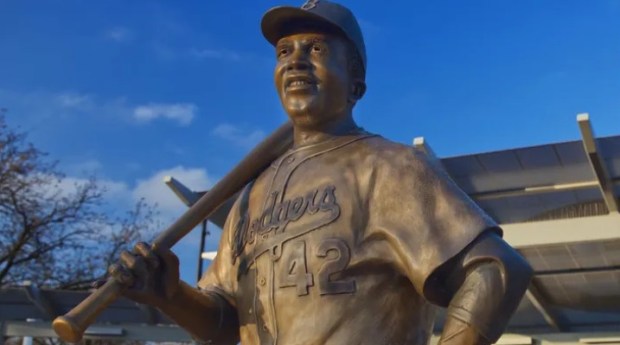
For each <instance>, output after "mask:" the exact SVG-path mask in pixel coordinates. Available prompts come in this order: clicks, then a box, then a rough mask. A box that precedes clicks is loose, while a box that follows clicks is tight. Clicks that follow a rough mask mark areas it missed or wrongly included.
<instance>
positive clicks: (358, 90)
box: [349, 79, 366, 103]
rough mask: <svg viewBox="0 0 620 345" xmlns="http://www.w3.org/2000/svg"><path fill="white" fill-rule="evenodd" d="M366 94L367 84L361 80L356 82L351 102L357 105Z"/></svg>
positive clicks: (352, 89)
mask: <svg viewBox="0 0 620 345" xmlns="http://www.w3.org/2000/svg"><path fill="white" fill-rule="evenodd" d="M365 93H366V82H364V81H363V80H361V79H357V80H354V81H353V84H352V86H351V94H350V96H349V97H350V100H351V102H353V103H355V102H357V101H359V100H360V99H362V97H364V94H365Z"/></svg>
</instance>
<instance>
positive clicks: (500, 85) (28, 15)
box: [0, 0, 620, 282]
mask: <svg viewBox="0 0 620 345" xmlns="http://www.w3.org/2000/svg"><path fill="white" fill-rule="evenodd" d="M341 3H342V4H344V5H346V6H348V7H350V8H351V9H352V10H353V11H354V13H355V14H356V15H357V17H358V19H359V21H360V22H361V26H362V31H363V32H364V35H365V38H366V46H367V53H368V74H367V83H368V92H367V94H366V96H365V98H364V99H363V100H362V101H361V102H360V103H359V104H358V106H357V107H356V111H355V113H356V115H355V117H356V119H357V121H358V123H359V124H360V125H362V126H363V127H365V128H366V129H367V130H369V131H373V132H377V133H380V134H382V135H384V136H385V137H387V138H389V139H392V140H395V141H398V142H402V143H411V141H412V139H413V138H414V137H417V136H424V137H425V138H426V139H427V140H428V141H429V142H430V144H431V146H432V147H433V149H434V150H435V152H436V153H437V154H438V155H439V156H440V157H447V156H454V155H461V154H468V153H476V152H484V151H494V150H500V149H507V148H514V147H522V146H532V145H539V144H545V143H551V142H558V141H566V140H575V139H578V138H579V131H578V127H577V124H576V121H575V117H576V114H577V113H580V112H589V113H590V115H591V119H592V121H593V125H594V129H595V131H596V133H597V135H598V136H606V135H618V134H620V113H619V112H620V0H596V1H593V0H580V1H577V0H546V1H535V0H495V1H491V0H471V1H457V0H451V1H441V0H440V1H396V0H386V1H380V2H379V1H359V0H358V1H352V0H349V1H342V2H341ZM282 4H290V5H296V6H298V5H301V2H292V3H291V2H289V3H282V2H279V1H272V0H264V1H233V0H229V1H178V2H172V1H140V0H135V1H130V2H128V1H120V0H111V1H105V2H103V1H101V2H95V1H84V0H62V1H61V0H47V1H28V0H26V1H7V0H5V1H1V2H0V47H1V53H0V107H4V108H7V109H8V110H9V112H8V116H7V117H8V122H9V124H10V125H12V126H14V127H19V128H20V129H21V130H24V131H27V132H28V133H29V139H30V140H31V141H32V142H33V143H34V144H35V145H36V146H38V147H39V148H41V149H42V150H44V151H47V152H49V153H50V156H51V157H52V158H54V159H58V160H60V163H61V165H60V167H61V169H63V170H64V171H65V172H66V173H67V174H68V175H69V176H70V177H71V178H75V179H80V178H84V177H85V176H87V175H88V174H95V175H96V176H97V177H98V178H99V180H100V181H101V183H102V184H103V185H105V186H107V187H108V189H109V193H108V195H107V198H108V200H109V201H110V202H111V203H113V204H114V205H118V208H119V209H122V208H128V207H129V205H131V204H132V202H133V201H134V200H136V198H139V197H142V196H144V197H147V198H148V199H149V200H151V201H152V202H157V203H158V204H159V207H160V210H161V212H162V219H163V221H164V222H166V223H169V221H170V220H171V219H174V218H175V217H177V216H178V215H179V214H180V213H181V212H182V211H183V210H184V206H183V205H182V204H181V203H180V202H179V201H178V200H176V199H175V197H174V196H173V195H172V193H171V192H170V191H168V190H167V189H166V188H165V187H164V185H163V182H162V178H163V176H165V175H173V176H175V177H177V178H178V179H180V180H181V181H182V182H185V183H186V184H187V185H188V186H190V187H191V188H194V189H197V190H200V189H203V188H207V187H208V186H209V185H211V184H212V183H214V181H217V180H218V179H219V178H220V177H221V176H223V175H224V174H225V173H226V172H227V171H228V170H229V169H230V168H231V167H232V166H233V165H234V164H235V162H237V161H238V160H239V159H241V157H243V155H244V154H245V153H247V152H248V150H249V149H250V148H251V147H252V146H253V145H254V144H255V143H256V142H258V141H259V140H260V139H261V138H262V137H264V136H265V135H266V134H267V133H269V132H270V131H271V130H273V129H274V128H276V127H277V126H278V125H279V124H280V123H282V122H283V121H284V120H285V119H286V115H285V114H284V113H283V111H282V110H281V108H280V104H279V100H278V98H277V95H276V93H275V90H274V88H273V82H272V69H273V66H274V52H273V49H272V47H271V46H270V45H269V44H268V43H267V42H266V41H265V40H264V39H263V37H262V35H261V33H260V29H259V23H260V19H261V16H262V14H263V13H264V12H265V11H266V10H267V9H268V8H270V7H272V6H275V5H282ZM213 232H214V236H212V238H211V239H210V240H209V242H208V247H209V249H214V248H215V245H216V242H217V238H218V237H219V231H216V230H214V231H213ZM197 235H198V234H197V231H195V232H194V233H192V234H191V235H190V236H189V237H188V238H187V239H185V240H184V241H183V242H181V243H180V244H179V245H178V246H177V247H175V250H176V252H177V253H178V254H179V255H180V256H181V258H182V263H183V267H182V274H183V277H184V278H185V279H186V280H188V281H190V282H193V280H194V279H195V269H196V268H195V267H196V266H195V265H196V263H195V261H196V255H197V246H198V244H197V243H198V236H197Z"/></svg>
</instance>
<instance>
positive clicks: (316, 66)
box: [274, 33, 352, 129]
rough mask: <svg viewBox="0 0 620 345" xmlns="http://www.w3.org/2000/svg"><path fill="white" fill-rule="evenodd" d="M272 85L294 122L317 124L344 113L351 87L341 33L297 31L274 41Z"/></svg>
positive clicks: (345, 47)
mask: <svg viewBox="0 0 620 345" xmlns="http://www.w3.org/2000/svg"><path fill="white" fill-rule="evenodd" d="M276 55H277V64H276V68H275V76H274V77H275V78H274V79H275V85H276V89H277V90H278V94H279V96H280V101H281V102H282V106H283V107H284V110H285V111H286V113H287V114H288V116H289V117H290V119H291V121H292V122H293V124H294V125H295V126H297V127H303V128H310V129H312V128H320V127H321V126H322V125H323V124H326V123H329V122H331V121H334V120H337V119H338V118H339V117H341V116H345V114H346V113H347V110H348V107H350V106H351V104H350V102H349V99H350V95H351V90H352V80H351V76H350V73H349V68H348V49H347V46H346V44H345V41H343V40H342V39H341V38H340V37H338V36H335V35H330V34H324V33H299V34H293V35H290V36H286V37H283V38H282V39H280V40H279V41H278V44H277V45H276Z"/></svg>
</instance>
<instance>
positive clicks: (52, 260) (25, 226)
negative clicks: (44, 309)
mask: <svg viewBox="0 0 620 345" xmlns="http://www.w3.org/2000/svg"><path fill="white" fill-rule="evenodd" d="M46 156H47V155H46V154H45V153H44V152H42V151H40V150H38V149H37V148H35V147H34V146H33V145H31V144H29V143H27V142H26V136H25V134H24V133H17V132H16V131H14V130H12V129H11V128H9V126H8V125H7V123H6V121H5V116H4V112H2V111H0V287H4V286H11V285H18V284H21V283H23V282H24V281H29V282H31V283H34V284H36V285H38V286H40V287H48V288H61V289H85V288H88V287H89V286H90V283H91V282H92V281H94V280H96V279H98V278H100V277H101V276H102V275H103V274H104V273H105V268H106V267H107V266H108V264H109V263H111V262H112V260H114V259H116V258H117V257H118V254H119V253H120V251H121V250H122V249H123V248H125V247H126V246H127V245H131V244H133V243H135V242H136V241H139V240H143V239H147V237H149V236H150V234H151V231H150V230H151V229H153V227H154V225H155V224H154V219H155V217H153V215H154V208H153V207H152V206H150V205H148V204H147V203H146V202H145V201H144V200H141V201H139V202H138V203H137V204H136V205H135V207H134V208H133V209H132V210H129V211H128V212H127V214H126V215H124V216H121V217H112V216H110V215H109V214H108V213H107V212H105V211H104V208H103V206H105V205H104V199H103V193H104V189H103V188H101V187H100V186H99V185H98V184H97V181H96V180H95V179H90V180H87V181H86V182H76V183H70V182H69V181H70V179H67V178H66V177H65V176H64V175H63V174H61V173H60V172H59V171H58V170H57V166H56V163H55V162H51V161H49V160H48V159H47V157H46Z"/></svg>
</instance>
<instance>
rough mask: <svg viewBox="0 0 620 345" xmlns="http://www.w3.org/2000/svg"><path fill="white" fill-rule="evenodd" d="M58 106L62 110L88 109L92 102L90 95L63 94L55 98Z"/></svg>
mask: <svg viewBox="0 0 620 345" xmlns="http://www.w3.org/2000/svg"><path fill="white" fill-rule="evenodd" d="M55 99H56V101H57V102H58V104H59V105H60V106H61V107H63V108H74V109H79V108H88V107H90V106H92V104H93V101H92V97H91V96H90V95H85V94H79V93H74V92H63V93H60V94H58V95H56V96H55Z"/></svg>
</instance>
